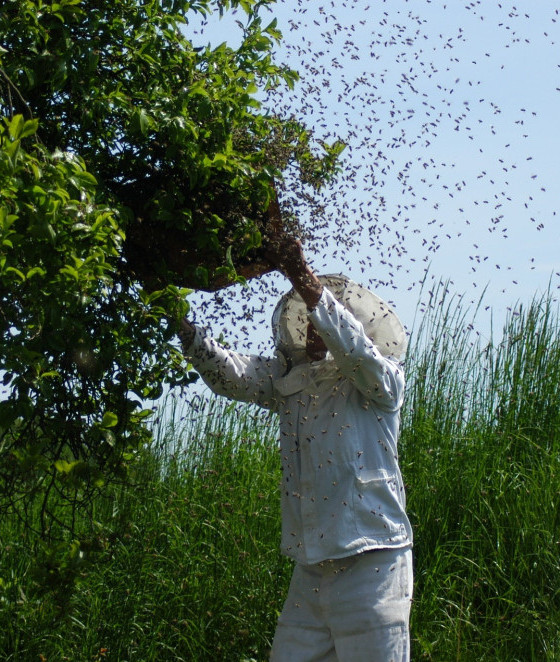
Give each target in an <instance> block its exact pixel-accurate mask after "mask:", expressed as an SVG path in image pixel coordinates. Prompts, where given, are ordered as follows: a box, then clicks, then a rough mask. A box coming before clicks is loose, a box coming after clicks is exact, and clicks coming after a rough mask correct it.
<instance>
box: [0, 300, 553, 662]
mask: <svg viewBox="0 0 560 662" xmlns="http://www.w3.org/2000/svg"><path fill="white" fill-rule="evenodd" d="M444 290H445V288H443V287H442V288H441V289H439V290H437V291H435V292H434V293H433V294H432V295H431V298H430V301H429V302H428V304H427V306H426V310H424V311H422V314H421V315H420V317H421V319H422V324H421V325H420V326H419V327H418V328H417V329H415V330H414V331H413V342H412V347H411V350H410V351H409V356H408V359H407V362H408V368H407V372H408V381H409V388H408V396H407V401H406V406H405V409H404V412H403V432H402V441H401V465H402V469H403V474H404V476H405V481H406V484H407V490H408V503H409V512H410V516H411V519H412V521H413V524H414V528H415V536H416V539H415V566H416V583H415V600H414V604H413V616H412V638H413V660H414V661H420V660H431V661H434V662H453V661H457V662H459V661H462V662H473V661H474V660H477V661H478V662H490V661H492V662H496V661H498V662H555V661H560V508H559V501H560V388H559V384H560V334H559V327H558V324H559V320H558V315H557V313H556V311H554V312H553V310H552V309H551V306H550V304H549V303H548V302H547V300H542V301H536V302H534V303H533V304H532V305H531V306H529V307H528V308H527V309H521V310H520V311H517V312H516V313H513V314H512V315H511V317H510V320H509V322H508V325H507V328H506V329H505V331H504V333H503V335H502V334H500V338H499V341H497V342H495V343H494V344H488V343H481V341H480V340H479V338H478V336H477V334H476V331H475V329H474V326H473V325H472V324H471V323H470V322H471V317H472V315H473V313H472V312H468V311H465V310H464V309H463V307H462V305H461V302H460V300H458V299H453V298H450V297H448V296H446V295H445V293H444ZM168 409H170V410H171V411H169V410H168V412H167V415H166V416H165V418H163V417H162V420H161V421H160V422H159V424H157V425H156V435H155V437H156V438H155V441H154V443H153V445H152V447H151V448H150V449H149V450H148V451H147V452H146V453H145V454H144V455H143V457H142V458H141V460H140V461H139V463H138V466H137V468H136V470H135V473H134V475H133V476H132V479H133V480H132V482H133V486H128V487H127V486H122V487H121V488H119V489H117V490H115V491H114V492H113V493H112V494H111V495H109V496H107V497H106V498H104V499H103V500H99V502H97V503H96V504H95V512H94V513H93V518H91V519H87V520H84V522H83V523H81V526H82V528H83V529H84V530H91V531H92V532H93V533H92V541H96V544H97V551H95V553H93V552H92V553H91V554H88V555H86V557H87V556H93V558H94V563H93V564H92V565H88V564H85V563H84V558H82V557H81V556H80V554H73V555H72V554H70V555H68V564H69V565H72V564H75V566H76V567H75V572H74V576H76V577H77V583H76V586H75V589H74V590H73V591H71V590H70V586H69V585H66V584H64V583H60V579H61V577H60V576H58V575H57V574H56V572H55V571H54V569H53V570H52V577H51V580H52V581H51V583H52V585H53V586H54V587H55V588H56V590H54V591H53V592H45V591H42V590H40V589H39V588H38V585H37V583H36V581H35V579H36V578H37V574H36V573H37V569H36V568H35V569H34V568H33V565H32V555H31V550H30V546H29V543H28V540H27V536H26V533H25V532H24V531H22V530H21V528H20V526H19V524H18V523H17V522H15V521H12V520H10V519H7V518H5V519H4V520H2V521H1V522H0V543H1V556H0V660H3V661H6V662H8V661H9V662H11V661H22V662H27V661H30V662H31V661H33V662H40V661H43V662H44V661H45V660H47V661H48V662H51V661H57V662H58V661H59V660H71V661H72V662H74V661H78V662H81V661H82V660H83V661H88V660H89V661H91V660H93V661H97V662H99V661H101V660H111V661H116V662H126V661H130V662H132V661H138V662H151V661H154V662H155V661H167V660H169V661H171V660H193V661H196V662H199V661H200V662H205V661H208V662H210V661H213V662H214V661H219V660H223V661H227V662H230V661H231V662H242V661H243V660H245V661H249V660H256V661H257V662H260V661H264V660H266V659H267V651H268V648H269V645H270V641H271V637H272V634H273V631H274V626H275V621H276V617H277V613H278V611H279V610H280V608H281V606H282V601H283V596H284V595H285V591H286V588H287V582H288V579H289V575H290V570H291V568H290V563H289V562H288V561H286V560H285V559H283V558H282V557H281V556H280V554H279V552H278V543H279V535H280V531H279V526H280V522H279V499H278V495H277V483H278V481H279V462H278V458H277V451H276V443H275V439H276V421H275V419H274V417H271V416H269V415H267V414H265V413H260V412H259V411H257V410H255V409H252V408H250V407H246V406H244V407H239V406H234V405H232V404H231V403H227V402H225V401H211V402H206V403H205V402H202V401H198V400H195V401H193V402H191V403H190V406H186V405H181V404H177V403H176V402H170V403H168ZM96 532H97V533H96ZM94 547H95V545H94V544H93V542H92V549H93V548H94ZM61 553H62V552H61ZM64 553H66V554H68V553H67V548H66V552H64ZM82 564H84V565H83V566H82ZM45 568H46V570H45ZM42 570H43V575H42V578H43V579H44V577H45V572H47V575H48V559H46V564H43V566H42Z"/></svg>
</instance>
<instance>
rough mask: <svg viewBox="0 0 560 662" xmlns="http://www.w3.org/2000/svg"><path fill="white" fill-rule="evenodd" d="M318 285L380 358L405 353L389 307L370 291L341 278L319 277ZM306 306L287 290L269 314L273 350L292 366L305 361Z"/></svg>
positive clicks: (402, 332)
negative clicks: (359, 326) (356, 323)
mask: <svg viewBox="0 0 560 662" xmlns="http://www.w3.org/2000/svg"><path fill="white" fill-rule="evenodd" d="M319 280H320V281H321V284H322V285H323V286H324V287H326V288H327V289H328V290H329V291H330V292H331V294H332V295H333V296H334V298H335V299H336V300H337V301H338V302H339V303H341V304H342V305H343V306H344V307H345V308H346V309H347V310H348V311H349V312H351V313H352V315H354V317H355V318H356V319H357V320H358V321H359V322H361V323H362V325H363V327H364V331H365V333H366V335H367V336H368V338H370V339H371V340H372V341H373V343H374V344H375V345H376V346H377V348H378V349H379V351H380V352H381V353H382V354H383V355H384V356H393V357H395V358H397V359H398V358H400V357H401V356H402V355H403V354H404V353H405V351H406V346H407V339H406V332H405V330H404V327H403V325H402V323H401V321H400V320H399V318H398V317H397V315H396V314H395V312H394V311H393V310H392V308H391V307H390V306H389V305H388V304H387V303H385V301H383V300H382V299H380V298H379V297H378V296H377V295H376V294H374V293H373V292H371V291H370V290H368V289H366V288H365V287H362V286H361V285H358V283H355V282H354V281H353V280H350V279H349V278H348V277H346V276H343V275H334V274H333V275H326V276H319ZM308 323H309V320H308V317H307V306H306V305H305V303H304V301H303V299H302V298H301V296H300V295H299V294H298V293H297V292H296V291H295V290H293V289H292V290H290V291H289V292H287V293H286V294H285V295H284V296H283V297H282V298H281V299H280V301H279V302H278V305H277V306H276V309H275V310H274V313H273V315H272V335H273V339H274V344H275V346H276V349H277V351H279V352H281V353H282V354H283V355H284V356H285V357H289V358H290V360H291V361H292V363H293V364H294V365H297V364H298V363H302V362H304V361H306V360H307V359H306V353H305V344H306V340H307V325H308Z"/></svg>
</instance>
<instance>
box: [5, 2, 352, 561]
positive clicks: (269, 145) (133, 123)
mask: <svg viewBox="0 0 560 662" xmlns="http://www.w3.org/2000/svg"><path fill="white" fill-rule="evenodd" d="M271 5H273V0H239V1H235V0H231V1H230V0H223V1H221V2H220V1H218V0H198V1H193V2H188V1H187V0H144V1H140V0H60V1H59V2H54V1H50V0H49V1H46V0H4V2H3V3H2V9H1V11H0V116H1V120H0V243H1V251H0V325H1V330H2V338H3V342H2V344H1V349H0V362H1V367H2V369H3V373H2V377H3V382H4V386H5V392H4V395H3V399H2V400H1V401H0V511H4V512H5V511H7V510H8V511H10V510H11V511H12V512H14V511H15V512H16V513H18V514H19V516H20V517H21V518H22V519H23V520H24V521H25V522H26V523H28V524H29V525H30V526H32V527H35V529H36V530H37V531H39V532H41V533H42V534H43V535H44V536H50V537H58V538H61V539H71V538H73V537H78V538H79V537H80V536H81V535H82V534H83V535H85V533H84V532H77V531H75V530H74V527H73V517H72V513H73V512H74V509H75V508H76V507H85V506H87V504H88V503H90V501H91V496H92V495H93V494H94V493H95V492H96V491H98V490H103V489H106V488H107V486H108V485H109V484H110V483H111V482H112V481H115V480H123V479H124V478H125V477H126V475H127V467H128V466H129V464H130V462H132V460H133V459H134V457H135V455H136V454H137V453H138V452H139V450H140V449H141V448H142V446H143V444H144V443H145V441H146V439H147V438H148V437H149V432H148V430H147V427H146V419H147V418H148V416H149V414H150V411H149V410H145V409H143V405H142V401H143V400H145V399H148V398H153V397H157V396H158V395H159V394H160V393H161V391H162V389H163V386H164V384H165V383H168V384H170V385H171V386H182V385H186V384H188V383H189V381H190V380H191V378H192V377H191V375H189V373H188V371H187V366H186V364H185V362H184V360H183V359H182V357H181V356H180V355H179V353H178V352H177V351H176V350H175V349H174V347H173V345H172V343H171V341H172V338H173V337H174V333H175V331H176V328H177V322H178V320H179V319H180V318H181V316H182V315H184V314H185V313H186V312H187V309H188V303H187V301H186V296H187V294H188V291H189V290H188V289H186V287H185V286H187V285H190V286H193V285H194V286H212V285H213V283H215V282H216V279H221V281H222V282H231V281H233V280H235V279H239V278H241V276H240V275H239V273H242V271H241V267H243V265H244V264H245V265H247V264H251V262H253V263H258V260H259V256H258V247H259V245H260V242H261V238H262V233H263V231H266V227H267V224H268V222H269V221H268V214H267V209H268V207H269V205H270V203H271V201H272V200H273V199H274V196H275V191H274V187H273V183H272V182H273V180H276V181H277V182H280V183H281V182H282V178H283V173H284V172H285V171H286V170H287V169H289V170H290V171H293V169H294V168H296V169H298V172H299V173H300V174H299V177H300V181H301V182H303V183H304V185H310V186H311V187H320V186H321V185H322V183H324V182H325V181H327V180H328V179H329V177H330V176H331V175H332V173H333V172H334V171H335V168H336V157H337V156H338V154H339V153H340V151H341V145H340V144H338V143H336V144H334V145H332V146H328V145H324V146H322V148H321V149H320V150H319V152H320V153H317V150H316V149H314V147H313V144H312V136H311V134H310V132H309V131H307V130H306V129H305V127H303V126H301V125H300V124H298V123H297V122H295V121H293V120H292V119H290V118H280V117H276V116H274V115H273V114H271V113H267V112H265V111H264V110H263V108H262V107H261V103H260V101H259V96H258V95H259V94H261V93H263V92H265V91H266V90H267V89H270V88H272V87H274V88H276V87H278V86H281V85H287V86H291V85H293V84H294V83H295V81H296V80H297V75H296V74H295V73H294V72H293V71H290V70H288V69H285V68H283V67H281V66H279V65H277V64H276V63H275V62H274V60H273V56H272V54H273V48H274V44H275V42H276V41H277V40H279V39H280V34H279V32H278V30H277V27H276V22H275V21H274V20H272V21H270V22H268V23H267V24H265V23H263V21H262V18H261V14H262V10H263V9H266V8H268V7H269V6H271ZM233 9H238V11H241V14H240V15H241V16H243V22H242V25H241V27H242V31H243V38H242V41H241V44H240V45H239V47H238V48H236V49H232V48H230V47H228V46H227V45H226V44H222V45H220V46H218V47H217V48H211V47H209V46H199V45H195V44H194V43H193V41H192V39H191V37H189V29H190V20H191V18H192V17H194V16H196V15H204V14H206V13H208V12H210V11H212V10H214V11H220V12H226V11H231V10H233ZM61 508H62V510H61ZM61 512H62V513H64V512H67V513H68V517H65V516H61V514H60V513H61ZM55 513H56V515H55ZM78 547H79V545H78ZM72 549H73V550H74V552H72V553H75V550H76V549H77V547H76V545H75V544H74V545H73V547H72Z"/></svg>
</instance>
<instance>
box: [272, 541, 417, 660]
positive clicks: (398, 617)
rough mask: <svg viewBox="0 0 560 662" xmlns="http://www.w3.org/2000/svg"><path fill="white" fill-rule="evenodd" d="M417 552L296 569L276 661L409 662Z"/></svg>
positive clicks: (388, 551)
mask: <svg viewBox="0 0 560 662" xmlns="http://www.w3.org/2000/svg"><path fill="white" fill-rule="evenodd" d="M411 600H412V550H411V549H410V547H408V548H404V549H382V550H375V551H372V552H365V553H364V554H358V555H356V556H350V557H348V558H346V559H339V560H336V561H324V562H322V563H318V564H316V565H311V566H305V565H299V564H298V565H296V567H295V569H294V573H293V576H292V581H291V583H290V589H289V591H288V597H287V599H286V602H285V604H284V608H283V610H282V613H281V614H280V618H279V620H278V626H277V629H276V634H275V636H274V642H273V645H272V652H271V657H270V659H271V661H272V662H409V660H410V637H409V629H408V621H409V616H410V605H411Z"/></svg>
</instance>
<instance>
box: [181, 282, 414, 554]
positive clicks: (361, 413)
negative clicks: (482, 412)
mask: <svg viewBox="0 0 560 662" xmlns="http://www.w3.org/2000/svg"><path fill="white" fill-rule="evenodd" d="M308 318H309V321H311V322H312V323H313V325H314V327H315V328H316V329H317V331H318V332H319V334H320V335H321V337H322V338H323V341H324V342H325V345H326V346H327V348H328V350H329V351H328V354H327V357H326V358H325V359H324V360H322V361H317V362H311V363H309V362H305V363H300V364H298V365H296V366H294V367H293V368H291V370H288V369H287V362H286V360H285V358H284V357H283V356H282V354H280V353H279V354H278V355H277V356H276V357H274V358H270V359H266V358H263V357H258V356H248V355H243V354H239V353H236V352H232V351H230V350H227V349H225V348H224V347H222V346H221V345H219V344H218V343H217V342H216V341H214V340H212V339H211V338H208V337H205V336H204V334H203V333H202V332H201V330H200V329H197V333H196V336H195V340H194V342H193V345H192V346H191V348H190V352H189V353H190V356H191V361H192V363H193V365H194V367H195V368H196V369H197V370H198V372H199V373H200V374H201V376H202V378H203V380H204V381H205V382H206V383H207V384H208V386H209V387H210V388H211V389H212V390H213V391H214V392H216V393H218V394H220V395H224V396H227V397H229V398H233V399H237V400H241V401H245V402H254V403H256V404H258V405H260V406H261V407H265V408H268V409H272V410H274V411H276V412H277V413H278V415H279V419H280V454H281V459H282V482H281V486H280V489H281V504H282V542H281V546H282V551H283V553H284V554H286V555H288V556H290V557H292V558H293V559H294V560H296V561H297V562H299V563H303V564H314V563H318V562H320V561H324V560H326V559H337V558H344V557H346V556H350V555H353V554H357V553H360V552H363V551H367V550H373V549H383V548H390V547H405V546H409V545H410V544H411V543H412V529H411V526H410V522H409V520H408V518H407V515H406V512H405V493H404V487H403V481H402V477H401V472H400V469H399V466H398V453H397V440H398V433H399V423H400V408H401V405H402V401H403V396H404V374H403V371H402V368H401V367H400V365H399V363H398V361H397V360H396V359H394V358H392V357H386V356H384V355H383V354H382V353H381V352H380V351H379V349H378V347H376V345H375V344H374V343H373V341H372V340H371V339H370V338H368V336H367V335H366V333H365V331H364V327H363V325H362V324H361V322H359V321H358V320H357V319H356V318H355V317H354V316H353V315H352V313H351V312H350V311H349V310H347V309H346V308H345V307H344V306H343V305H342V304H341V303H339V302H338V301H337V300H336V299H335V298H334V296H333V295H332V293H331V292H330V291H329V290H328V289H327V288H326V287H325V288H324V289H323V293H322V296H321V299H320V300H319V303H318V304H317V306H316V307H315V308H314V309H313V310H312V311H310V312H309V313H308Z"/></svg>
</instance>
